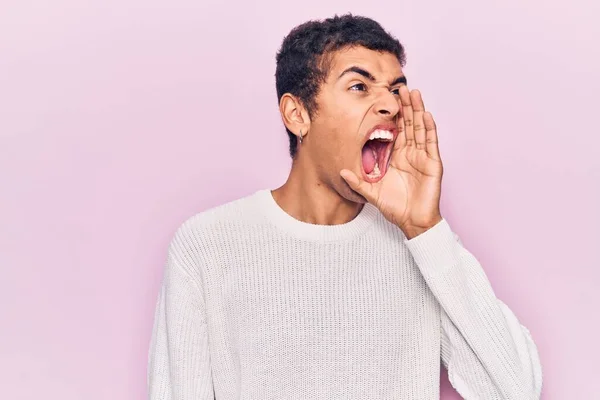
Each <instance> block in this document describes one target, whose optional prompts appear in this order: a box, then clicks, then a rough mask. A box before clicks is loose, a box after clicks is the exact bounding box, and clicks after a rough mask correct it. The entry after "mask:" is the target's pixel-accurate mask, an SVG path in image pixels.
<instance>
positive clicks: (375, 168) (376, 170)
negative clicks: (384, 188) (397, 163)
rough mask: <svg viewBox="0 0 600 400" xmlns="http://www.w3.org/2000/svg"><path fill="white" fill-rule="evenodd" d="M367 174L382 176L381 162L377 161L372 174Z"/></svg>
mask: <svg viewBox="0 0 600 400" xmlns="http://www.w3.org/2000/svg"><path fill="white" fill-rule="evenodd" d="M367 176H368V177H369V178H379V176H381V170H380V169H379V163H377V162H376V163H375V167H374V168H373V171H371V173H370V174H367Z"/></svg>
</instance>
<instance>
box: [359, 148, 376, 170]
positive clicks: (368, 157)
mask: <svg viewBox="0 0 600 400" xmlns="http://www.w3.org/2000/svg"><path fill="white" fill-rule="evenodd" d="M375 161H376V160H375V154H374V148H373V147H372V146H371V143H367V144H365V147H363V149H362V163H363V168H364V169H365V172H366V173H367V174H370V173H371V172H373V169H374V168H375Z"/></svg>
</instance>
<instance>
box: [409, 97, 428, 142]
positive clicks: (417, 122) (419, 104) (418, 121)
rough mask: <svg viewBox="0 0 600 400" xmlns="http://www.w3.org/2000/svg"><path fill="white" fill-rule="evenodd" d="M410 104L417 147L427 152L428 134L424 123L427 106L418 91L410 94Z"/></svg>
mask: <svg viewBox="0 0 600 400" xmlns="http://www.w3.org/2000/svg"><path fill="white" fill-rule="evenodd" d="M410 103H411V105H412V110H413V131H414V133H415V145H416V147H417V149H419V150H425V144H426V139H427V136H426V132H425V123H424V122H423V114H424V113H425V105H424V104H423V98H422V97H421V92H419V91H418V90H417V89H415V90H413V91H412V92H410Z"/></svg>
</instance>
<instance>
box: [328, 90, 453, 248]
mask: <svg viewBox="0 0 600 400" xmlns="http://www.w3.org/2000/svg"><path fill="white" fill-rule="evenodd" d="M400 101H401V103H402V113H401V118H400V119H399V120H398V131H399V134H398V137H397V138H396V142H395V143H394V148H393V151H392V154H391V160H390V166H389V169H388V170H387V173H386V174H385V175H384V176H383V178H382V179H381V180H379V181H378V182H374V183H371V182H367V181H365V180H364V179H363V178H362V177H359V176H357V175H356V174H355V173H354V172H352V171H350V170H347V169H344V170H342V171H340V175H341V176H342V178H344V180H345V181H346V182H347V183H348V185H350V187H351V188H352V189H353V190H355V191H356V192H358V193H360V194H361V195H362V196H363V197H364V198H365V199H367V201H368V202H369V203H372V204H374V205H375V206H376V207H377V208H378V209H379V210H380V211H381V212H382V214H383V215H384V216H385V217H386V218H387V219H388V220H389V221H391V222H392V223H394V224H396V225H397V226H398V227H399V228H400V229H402V231H403V232H404V234H405V235H406V236H407V238H409V239H410V238H412V237H414V236H417V235H419V234H420V233H422V232H424V231H426V230H427V229H429V228H431V227H432V226H433V225H435V224H437V223H438V222H439V221H441V219H442V216H441V213H440V197H441V184H442V174H443V166H442V160H441V158H440V153H439V148H438V136H437V131H436V126H435V121H434V120H433V116H432V115H431V113H430V112H427V111H425V106H424V104H423V100H422V98H421V93H420V92H419V91H418V90H416V89H415V90H412V91H409V90H408V88H407V87H406V86H401V87H400Z"/></svg>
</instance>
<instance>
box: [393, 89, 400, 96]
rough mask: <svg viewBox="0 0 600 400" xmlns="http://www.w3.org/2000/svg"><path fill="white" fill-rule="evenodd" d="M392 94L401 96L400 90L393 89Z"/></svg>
mask: <svg viewBox="0 0 600 400" xmlns="http://www.w3.org/2000/svg"><path fill="white" fill-rule="evenodd" d="M392 93H394V94H395V95H396V96H400V88H396V89H393V90H392Z"/></svg>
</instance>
